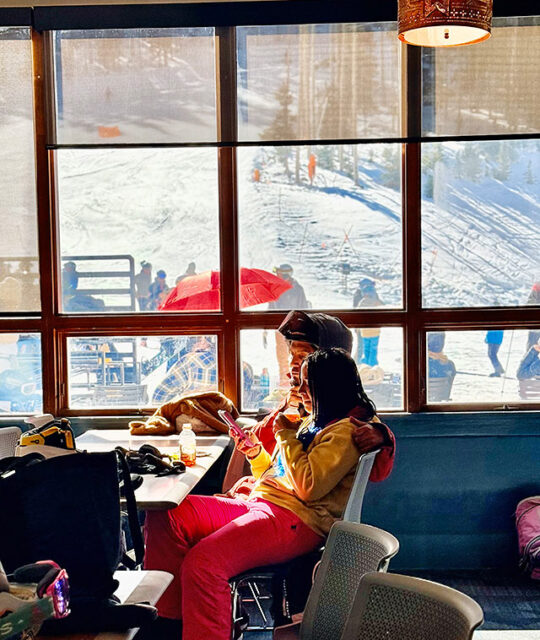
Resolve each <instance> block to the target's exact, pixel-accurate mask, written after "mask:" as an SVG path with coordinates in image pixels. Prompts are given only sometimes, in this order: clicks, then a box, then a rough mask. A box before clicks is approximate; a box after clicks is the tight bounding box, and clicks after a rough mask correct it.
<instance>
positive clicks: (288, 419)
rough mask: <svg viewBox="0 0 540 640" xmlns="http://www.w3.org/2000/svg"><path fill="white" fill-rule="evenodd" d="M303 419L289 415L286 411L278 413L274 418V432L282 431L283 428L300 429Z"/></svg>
mask: <svg viewBox="0 0 540 640" xmlns="http://www.w3.org/2000/svg"><path fill="white" fill-rule="evenodd" d="M301 422H302V419H301V418H300V417H299V418H297V419H295V418H293V417H292V416H287V415H286V414H285V413H278V414H277V416H276V418H275V420H274V427H273V428H274V433H277V432H278V431H281V430H282V429H294V430H295V431H296V429H298V427H299V426H300V423H301Z"/></svg>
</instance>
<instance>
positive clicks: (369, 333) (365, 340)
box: [353, 278, 384, 367]
mask: <svg viewBox="0 0 540 640" xmlns="http://www.w3.org/2000/svg"><path fill="white" fill-rule="evenodd" d="M383 304H384V303H383V302H382V300H381V299H380V298H379V294H378V293H377V288H376V287H375V282H374V281H373V280H372V279H371V278H362V279H361V280H360V282H359V283H358V289H357V290H356V291H355V293H354V297H353V305H354V307H356V308H358V309H359V308H361V307H363V308H365V309H373V308H374V307H382V306H383ZM380 335H381V330H380V329H379V328H378V327H377V328H363V329H357V330H356V337H357V340H358V344H357V353H356V360H357V362H358V364H367V365H369V366H370V367H375V366H377V365H378V364H379V353H378V352H379V338H380Z"/></svg>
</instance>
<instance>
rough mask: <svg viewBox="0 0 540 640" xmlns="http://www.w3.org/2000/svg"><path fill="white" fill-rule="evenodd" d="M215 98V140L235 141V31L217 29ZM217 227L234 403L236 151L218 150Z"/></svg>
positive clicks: (225, 374) (224, 371)
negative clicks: (216, 134)
mask: <svg viewBox="0 0 540 640" xmlns="http://www.w3.org/2000/svg"><path fill="white" fill-rule="evenodd" d="M216 100H217V117H218V141H219V142H223V141H227V142H235V141H236V140H237V119H236V31H235V29H234V27H218V28H216ZM218 181H219V227H220V254H221V308H222V311H223V315H224V322H225V325H224V332H223V336H222V338H223V339H222V342H223V344H222V345H220V349H219V364H218V366H219V378H220V381H221V383H220V390H221V391H222V392H223V393H225V395H227V396H228V397H229V398H231V400H233V402H235V404H237V405H238V406H239V402H240V388H241V381H240V349H239V335H238V329H237V327H236V326H235V317H236V316H237V314H238V312H239V309H238V300H239V295H238V287H239V283H238V233H237V222H236V220H237V216H236V211H237V194H236V150H235V148H234V147H232V146H228V147H221V148H219V149H218Z"/></svg>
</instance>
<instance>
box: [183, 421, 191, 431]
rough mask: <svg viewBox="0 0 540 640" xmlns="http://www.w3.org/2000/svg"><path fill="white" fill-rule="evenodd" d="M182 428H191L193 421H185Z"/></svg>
mask: <svg viewBox="0 0 540 640" xmlns="http://www.w3.org/2000/svg"><path fill="white" fill-rule="evenodd" d="M182 429H191V423H190V422H185V423H184V424H183V425H182Z"/></svg>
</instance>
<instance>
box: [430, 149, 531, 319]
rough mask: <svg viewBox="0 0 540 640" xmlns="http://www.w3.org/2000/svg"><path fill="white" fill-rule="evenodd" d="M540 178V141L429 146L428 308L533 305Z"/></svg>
mask: <svg viewBox="0 0 540 640" xmlns="http://www.w3.org/2000/svg"><path fill="white" fill-rule="evenodd" d="M539 182H540V141H539V140H500V141H483V142H482V141H479V142H459V143H458V142H445V143H429V144H424V145H423V148H422V196H423V199H422V258H423V264H422V278H423V301H424V306H426V307H478V306H486V307H489V306H493V307H505V306H519V305H524V304H531V301H530V293H531V288H532V287H533V286H534V283H535V282H539V281H540V233H539V232H538V229H539V228H540V189H539ZM532 304H535V303H534V302H532ZM536 304H538V301H537V302H536Z"/></svg>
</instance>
